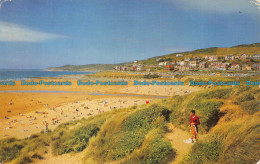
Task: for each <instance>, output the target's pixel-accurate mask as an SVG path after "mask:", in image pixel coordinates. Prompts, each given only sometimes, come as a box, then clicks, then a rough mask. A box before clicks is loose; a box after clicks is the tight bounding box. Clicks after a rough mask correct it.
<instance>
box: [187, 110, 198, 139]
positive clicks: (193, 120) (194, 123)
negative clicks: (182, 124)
mask: <svg viewBox="0 0 260 164" xmlns="http://www.w3.org/2000/svg"><path fill="white" fill-rule="evenodd" d="M198 125H200V120H199V117H198V116H196V115H195V110H191V116H190V124H189V127H190V132H191V140H192V142H196V140H197V139H198V132H199V131H198Z"/></svg>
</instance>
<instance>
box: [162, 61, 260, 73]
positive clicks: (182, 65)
mask: <svg viewBox="0 0 260 164" xmlns="http://www.w3.org/2000/svg"><path fill="white" fill-rule="evenodd" d="M197 68H199V69H211V70H245V71H250V70H257V71H259V70H260V64H259V63H255V64H238V63H232V64H230V63H227V62H226V63H222V62H211V63H208V62H197V61H180V62H178V63H176V64H173V63H171V64H167V65H166V66H165V70H174V69H175V70H179V71H189V70H194V69H197Z"/></svg>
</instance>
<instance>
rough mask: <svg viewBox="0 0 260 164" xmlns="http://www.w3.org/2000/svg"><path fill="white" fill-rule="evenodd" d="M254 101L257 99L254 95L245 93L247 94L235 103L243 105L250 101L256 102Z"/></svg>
mask: <svg viewBox="0 0 260 164" xmlns="http://www.w3.org/2000/svg"><path fill="white" fill-rule="evenodd" d="M254 99H255V97H254V95H253V94H252V93H249V92H245V93H243V94H241V95H240V96H239V97H237V98H236V99H235V100H234V101H233V103H234V104H238V105H240V104H242V103H243V102H245V101H250V100H254Z"/></svg>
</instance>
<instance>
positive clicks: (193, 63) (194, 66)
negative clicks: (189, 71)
mask: <svg viewBox="0 0 260 164" xmlns="http://www.w3.org/2000/svg"><path fill="white" fill-rule="evenodd" d="M190 67H191V68H196V67H198V62H197V61H190Z"/></svg>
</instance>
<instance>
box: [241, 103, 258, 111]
mask: <svg viewBox="0 0 260 164" xmlns="http://www.w3.org/2000/svg"><path fill="white" fill-rule="evenodd" d="M241 106H242V108H243V110H244V111H246V112H248V113H249V114H254V113H256V112H259V111H260V101H259V100H252V101H246V102H243V103H242V104H241Z"/></svg>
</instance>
